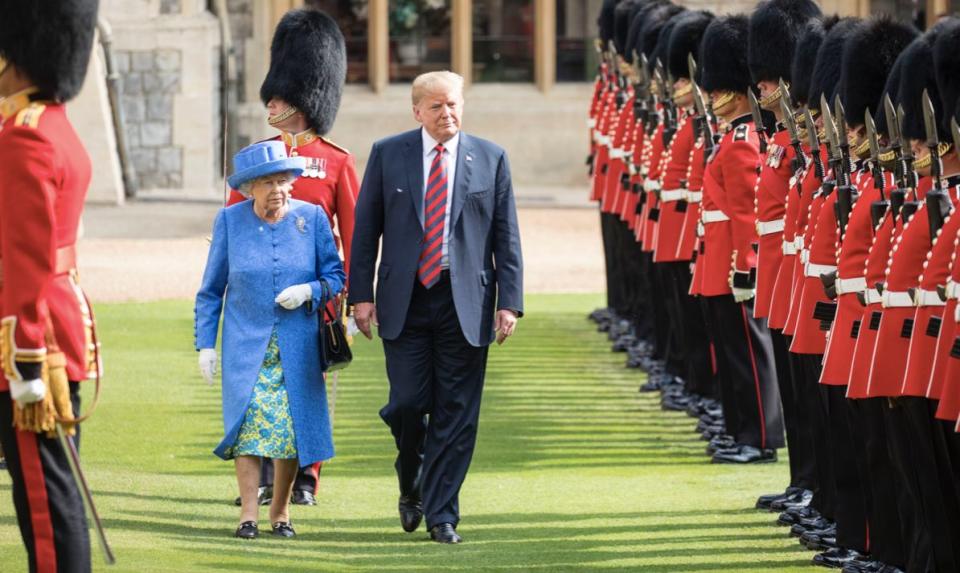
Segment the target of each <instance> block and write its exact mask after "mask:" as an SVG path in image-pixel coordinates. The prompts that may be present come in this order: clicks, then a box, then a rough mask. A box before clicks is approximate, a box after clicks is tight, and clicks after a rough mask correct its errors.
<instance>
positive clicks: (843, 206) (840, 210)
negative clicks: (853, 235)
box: [833, 95, 859, 240]
mask: <svg viewBox="0 0 960 573" xmlns="http://www.w3.org/2000/svg"><path fill="white" fill-rule="evenodd" d="M833 105H834V110H835V113H834V117H835V118H836V124H835V127H836V129H835V130H834V133H833V136H834V138H835V139H839V141H836V142H835V143H836V145H835V147H834V152H835V154H836V155H837V157H838V158H837V163H836V167H835V168H834V175H833V176H834V178H835V179H836V180H837V202H836V203H835V207H834V208H835V209H836V215H837V223H838V225H839V227H838V229H839V231H840V238H841V240H842V239H843V235H844V232H845V231H846V228H847V223H849V222H850V212H851V211H853V205H854V203H856V202H857V198H858V196H859V193H858V192H857V188H856V187H854V186H853V185H851V180H852V177H851V165H852V163H851V160H850V138H849V137H848V134H847V131H848V130H847V117H846V112H845V110H844V109H843V102H841V101H840V96H839V95H838V96H836V97H835V98H834V100H833Z"/></svg>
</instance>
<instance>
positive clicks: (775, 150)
mask: <svg viewBox="0 0 960 573" xmlns="http://www.w3.org/2000/svg"><path fill="white" fill-rule="evenodd" d="M786 155H787V149H786V148H785V147H783V146H780V145H777V144H776V143H771V144H770V147H769V150H768V151H767V166H768V167H772V168H774V169H777V168H778V167H780V163H781V162H782V161H783V158H784V157H785V156H786Z"/></svg>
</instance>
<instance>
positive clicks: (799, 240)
mask: <svg viewBox="0 0 960 573" xmlns="http://www.w3.org/2000/svg"><path fill="white" fill-rule="evenodd" d="M793 248H795V249H796V250H797V252H798V253H799V252H800V251H802V250H803V235H797V236H796V237H794V238H793Z"/></svg>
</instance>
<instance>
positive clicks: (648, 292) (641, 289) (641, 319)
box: [628, 229, 663, 358]
mask: <svg viewBox="0 0 960 573" xmlns="http://www.w3.org/2000/svg"><path fill="white" fill-rule="evenodd" d="M628 230H629V229H628ZM628 252H629V263H628V265H629V268H630V275H629V280H630V285H631V299H630V308H631V316H632V318H633V323H634V327H635V330H636V335H637V338H639V339H641V340H645V341H647V342H649V343H651V344H653V345H654V347H655V349H656V356H657V357H658V358H661V357H662V355H663V348H659V347H657V344H656V343H657V341H656V334H655V333H656V329H655V321H654V308H653V306H654V298H653V297H654V290H653V284H652V280H651V277H650V274H651V273H652V272H653V269H652V268H651V267H652V265H653V263H652V262H651V261H652V259H651V257H649V256H648V255H649V253H644V252H643V249H642V248H641V246H640V243H637V242H636V240H634V242H633V245H632V246H631V247H630V249H629V251H628Z"/></svg>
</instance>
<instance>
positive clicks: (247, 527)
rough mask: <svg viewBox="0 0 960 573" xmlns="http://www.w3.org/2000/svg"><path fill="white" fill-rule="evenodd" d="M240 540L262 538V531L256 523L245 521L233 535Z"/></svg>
mask: <svg viewBox="0 0 960 573" xmlns="http://www.w3.org/2000/svg"><path fill="white" fill-rule="evenodd" d="M233 536H234V537H239V538H240V539H256V538H257V537H259V536H260V529H259V528H257V522H256V521H244V522H243V523H241V524H240V527H238V528H237V530H236V531H235V532H234V534H233Z"/></svg>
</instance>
